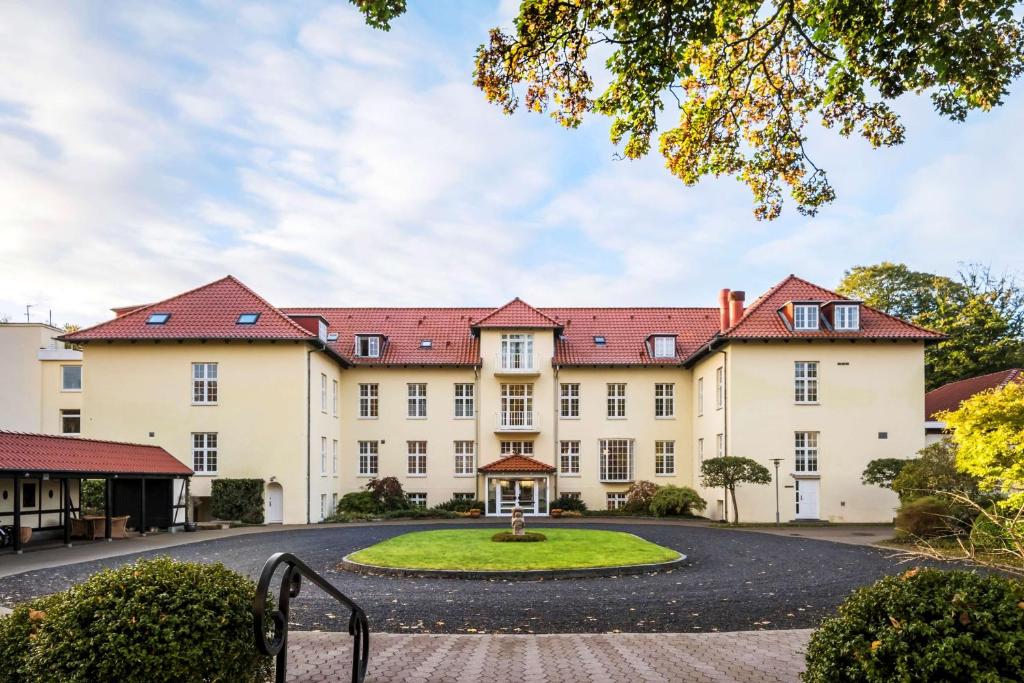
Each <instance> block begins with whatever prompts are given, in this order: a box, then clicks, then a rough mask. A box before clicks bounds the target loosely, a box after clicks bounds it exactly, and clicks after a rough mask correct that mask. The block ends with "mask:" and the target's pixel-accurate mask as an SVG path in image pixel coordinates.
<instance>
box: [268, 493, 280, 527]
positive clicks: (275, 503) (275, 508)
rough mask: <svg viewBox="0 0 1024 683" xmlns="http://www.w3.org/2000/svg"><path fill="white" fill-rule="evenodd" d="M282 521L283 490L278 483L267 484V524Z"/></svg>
mask: <svg viewBox="0 0 1024 683" xmlns="http://www.w3.org/2000/svg"><path fill="white" fill-rule="evenodd" d="M283 521H284V490H283V489H282V488H281V485H280V484H277V483H272V484H268V485H267V524H280V523H281V522H283Z"/></svg>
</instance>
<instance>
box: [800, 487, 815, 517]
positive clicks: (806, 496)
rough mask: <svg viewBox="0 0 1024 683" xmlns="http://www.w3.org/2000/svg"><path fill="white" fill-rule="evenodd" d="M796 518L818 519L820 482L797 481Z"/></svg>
mask: <svg viewBox="0 0 1024 683" xmlns="http://www.w3.org/2000/svg"><path fill="white" fill-rule="evenodd" d="M796 518H797V519H818V480H817V479H797V480H796Z"/></svg>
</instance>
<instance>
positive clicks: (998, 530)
mask: <svg viewBox="0 0 1024 683" xmlns="http://www.w3.org/2000/svg"><path fill="white" fill-rule="evenodd" d="M993 514H996V515H999V516H998V517H997V519H999V520H1000V521H1002V523H1003V524H1005V526H1003V525H1001V524H997V523H996V522H995V521H993V520H992V519H991V518H990V517H989V516H988V515H978V516H977V517H975V518H974V524H973V525H972V526H971V544H972V545H973V546H974V547H975V548H976V549H978V550H1006V549H1010V548H1013V547H1014V536H1017V537H1021V536H1024V521H1020V522H1016V523H1015V522H1014V521H1013V520H1012V519H1008V518H1006V517H1003V516H1002V515H1000V514H999V513H998V512H994V513H993Z"/></svg>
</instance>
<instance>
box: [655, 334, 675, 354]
mask: <svg viewBox="0 0 1024 683" xmlns="http://www.w3.org/2000/svg"><path fill="white" fill-rule="evenodd" d="M654 357H655V358H675V357H676V338H675V337H670V336H668V335H661V336H656V337H655V338H654Z"/></svg>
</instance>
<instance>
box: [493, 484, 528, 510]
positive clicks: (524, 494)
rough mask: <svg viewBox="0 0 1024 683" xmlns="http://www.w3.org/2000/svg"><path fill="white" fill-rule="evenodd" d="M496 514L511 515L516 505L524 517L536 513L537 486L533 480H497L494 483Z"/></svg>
mask: <svg viewBox="0 0 1024 683" xmlns="http://www.w3.org/2000/svg"><path fill="white" fill-rule="evenodd" d="M494 499H495V500H496V501H498V514H500V515H511V514H512V510H513V509H515V507H516V505H518V506H519V507H520V508H522V510H523V514H524V515H532V514H535V513H536V512H537V484H536V482H535V481H534V480H533V479H498V480H497V481H495V482H494Z"/></svg>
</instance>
